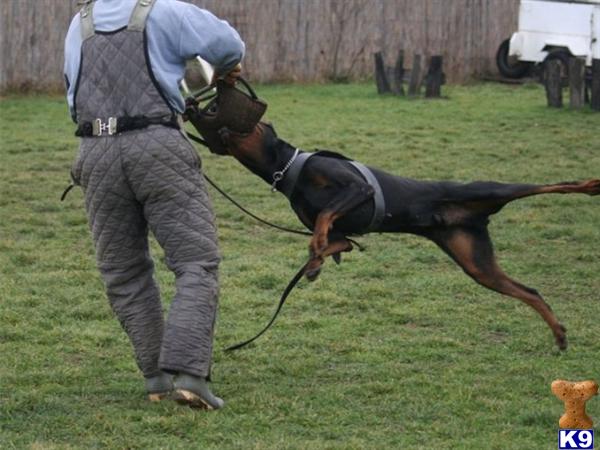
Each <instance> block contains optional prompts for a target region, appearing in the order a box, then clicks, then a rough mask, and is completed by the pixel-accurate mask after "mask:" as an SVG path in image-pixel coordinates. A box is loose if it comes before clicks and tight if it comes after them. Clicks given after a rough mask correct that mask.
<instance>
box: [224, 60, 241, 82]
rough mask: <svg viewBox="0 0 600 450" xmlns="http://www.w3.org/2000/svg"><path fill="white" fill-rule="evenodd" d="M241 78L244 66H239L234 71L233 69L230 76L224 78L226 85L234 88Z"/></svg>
mask: <svg viewBox="0 0 600 450" xmlns="http://www.w3.org/2000/svg"><path fill="white" fill-rule="evenodd" d="M241 76H242V65H241V64H238V65H237V66H235V67H234V68H233V69H231V71H230V72H229V73H228V74H226V75H224V76H223V81H225V83H227V84H229V85H231V86H233V85H235V83H236V82H237V80H238V78H240V77H241Z"/></svg>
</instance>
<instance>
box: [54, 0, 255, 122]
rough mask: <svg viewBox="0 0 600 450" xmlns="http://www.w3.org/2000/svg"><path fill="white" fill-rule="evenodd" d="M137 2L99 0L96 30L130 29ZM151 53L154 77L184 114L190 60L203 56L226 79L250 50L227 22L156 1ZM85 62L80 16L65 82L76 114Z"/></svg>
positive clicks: (167, 0) (171, 0)
mask: <svg viewBox="0 0 600 450" xmlns="http://www.w3.org/2000/svg"><path fill="white" fill-rule="evenodd" d="M136 1H137V0H97V1H96V2H95V4H94V10H93V17H94V27H95V28H96V29H97V30H99V31H114V30H118V29H119V28H123V27H125V26H127V24H128V23H129V19H130V17H131V13H132V12H133V8H134V6H135V4H136ZM146 34H147V37H148V53H149V55H150V65H151V67H152V71H153V72H154V76H155V77H156V79H157V81H158V83H159V84H160V87H161V88H162V91H163V93H164V95H165V96H166V98H167V100H168V101H169V103H170V105H171V107H172V108H174V109H175V110H177V111H179V112H183V110H184V108H185V102H184V100H183V97H182V96H181V93H180V91H179V82H180V81H181V80H182V79H183V76H184V74H185V65H186V60H189V59H192V58H195V57H196V56H200V57H201V58H203V59H205V60H206V61H207V62H208V63H210V64H211V65H213V66H214V67H215V71H216V73H218V74H224V73H226V72H227V71H228V70H230V69H232V68H233V67H235V65H236V64H238V63H239V62H240V61H241V60H242V58H243V57H244V51H245V46H244V42H243V41H242V40H241V39H240V36H239V34H238V33H237V31H236V30H235V29H233V28H232V27H231V26H230V25H229V24H228V23H227V22H226V21H224V20H220V19H218V18H217V17H215V16H214V15H213V14H211V13H210V12H208V11H206V10H204V9H200V8H198V7H196V6H194V5H192V4H189V3H184V2H181V1H177V0H157V1H156V4H155V5H154V7H153V8H152V11H151V12H150V15H149V16H148V22H147V25H146ZM80 62H81V29H80V17H79V14H77V15H76V16H75V17H74V18H73V20H72V21H71V26H70V27H69V31H68V32H67V37H66V39H65V67H64V72H65V77H66V83H67V101H68V103H69V108H70V110H71V114H73V102H74V94H75V86H76V84H77V77H78V73H79V65H80Z"/></svg>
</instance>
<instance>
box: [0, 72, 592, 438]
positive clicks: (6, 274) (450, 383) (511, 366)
mask: <svg viewBox="0 0 600 450" xmlns="http://www.w3.org/2000/svg"><path fill="white" fill-rule="evenodd" d="M258 91H259V93H260V95H261V96H262V97H263V98H265V99H266V100H267V101H268V102H269V104H270V106H269V111H268V114H267V116H268V119H270V120H272V121H273V122H274V123H275V125H276V127H277V130H278V133H279V135H280V136H282V137H283V138H285V139H286V140H288V141H290V142H291V143H293V144H295V145H298V146H301V147H302V148H304V149H312V148H315V147H320V148H328V149H334V150H337V151H341V152H343V153H345V154H346V155H348V156H351V157H354V158H356V159H359V160H361V161H362V162H364V163H368V164H372V165H376V166H379V167H381V168H384V169H388V170H390V171H393V172H395V173H398V174H402V175H405V176H409V177H414V178H426V179H453V180H463V181H467V180H474V179H492V180H498V181H507V182H510V181H512V182H520V181H523V182H539V183H545V182H557V181H563V180H572V179H583V178H590V177H600V131H599V130H600V114H598V113H592V112H590V111H589V110H586V111H583V112H574V111H570V110H568V109H566V108H565V109H562V110H555V109H549V108H547V107H546V106H545V98H544V92H543V90H541V89H540V88H539V87H537V86H527V85H526V86H522V87H506V86H499V85H494V84H485V85H476V86H471V87H460V88H459V87H455V88H452V87H448V88H445V94H447V95H448V97H449V98H448V99H444V100H437V101H426V100H422V99H417V100H408V99H404V98H393V97H381V96H377V95H375V92H374V91H375V89H374V87H373V86H371V85H365V84H351V85H325V86H314V85H310V86H279V85H275V86H259V87H258ZM1 116H2V118H1V123H0V143H1V149H0V219H1V221H0V277H1V278H0V358H1V359H0V448H2V449H12V448H16V449H22V448H25V449H27V448H31V449H53V448H56V449H65V448H66V449H70V448H81V449H90V448H115V449H124V448H130V449H138V448H139V449H150V448H165V449H188V448H214V449H229V448H232V449H233V448H240V449H241V448H243V449H278V450H279V449H306V448H310V449H363V448H372V449H388V448H436V449H549V448H556V427H557V421H558V418H559V416H560V415H561V413H562V404H561V403H560V402H559V401H558V400H557V399H556V398H554V397H553V396H552V394H551V393H550V383H551V381H552V380H554V379H556V378H566V379H573V380H580V379H589V378H595V379H596V380H599V379H600V339H599V337H600V324H599V323H598V317H599V316H600V301H599V300H600V299H599V297H598V293H599V292H600V276H599V272H600V258H599V253H600V252H599V250H600V227H599V226H598V224H599V223H600V203H599V199H598V198H590V197H586V196H546V197H543V196H542V197H536V198H531V199H526V200H522V201H519V202H516V203H513V204H511V205H510V206H508V207H507V208H506V209H505V210H504V211H503V212H502V213H501V214H499V215H498V216H495V217H494V220H493V222H492V225H491V231H492V235H493V236H494V241H495V245H496V249H497V253H498V258H499V260H500V263H501V265H502V266H503V267H504V268H505V270H506V271H507V272H508V273H509V274H511V275H512V276H514V277H515V278H516V279H518V280H521V281H522V282H524V283H526V284H528V285H530V286H533V287H536V288H537V289H538V290H540V292H541V293H542V294H544V295H545V297H546V300H547V301H548V302H549V303H550V304H551V305H552V306H553V308H554V310H555V312H556V314H557V316H558V317H559V318H560V320H561V321H562V322H563V323H564V324H565V325H566V326H567V328H568V329H569V338H570V347H569V349H568V350H567V351H566V352H562V353H561V352H559V351H558V350H557V349H556V348H555V345H554V342H553V338H552V335H551V332H550V330H549V329H548V327H547V326H546V325H545V323H544V322H543V321H542V320H541V319H540V318H539V317H538V316H537V314H535V313H534V312H533V310H531V309H530V308H528V307H527V306H525V305H523V304H522V303H521V302H518V301H516V300H513V299H510V298H506V297H502V296H500V295H498V294H495V293H493V292H491V291H488V290H486V289H483V288H481V287H480V286H478V285H476V284H475V283H473V282H472V281H470V280H469V279H468V278H467V277H466V276H465V275H464V274H463V273H462V272H461V271H460V269H458V268H457V267H456V266H455V265H454V264H453V263H452V262H450V261H449V259H448V258H447V257H446V256H445V255H443V254H442V253H441V252H440V251H439V250H438V249H437V248H435V247H434V245H432V244H431V243H429V242H426V241H425V240H422V239H419V238H416V237H413V236H408V235H371V236H366V237H364V238H362V239H361V242H363V243H364V244H365V245H366V246H367V251H366V252H364V253H359V252H353V253H352V254H350V255H347V256H346V255H345V259H344V261H343V262H342V265H341V266H339V267H338V266H335V265H334V264H333V263H331V262H328V263H327V264H326V266H325V267H324V270H323V272H322V274H321V277H320V278H319V280H318V281H316V282H315V283H312V284H310V283H307V282H305V281H303V282H302V283H301V284H300V287H299V289H297V290H296V291H294V292H293V293H292V295H291V297H290V299H289V302H288V304H287V306H286V308H285V310H284V312H283V314H282V315H281V317H280V319H279V321H278V322H277V323H276V325H275V327H274V328H273V329H271V330H270V331H269V333H268V334H267V335H265V336H264V337H263V338H262V339H261V340H260V341H258V343H257V345H255V346H252V347H251V348H248V349H246V350H244V351H240V352H238V353H234V354H225V353H224V352H223V351H222V349H223V348H224V347H225V346H227V345H229V344H232V343H235V342H238V341H239V340H241V339H244V338H247V337H250V336H251V335H252V334H253V333H255V332H256V331H258V329H260V327H262V326H263V325H264V324H265V322H266V321H267V320H268V318H269V317H270V315H271V313H272V311H273V308H274V305H275V302H276V300H277V299H278V297H279V295H280V293H281V290H282V289H283V287H284V286H285V283H286V282H287V281H288V279H289V278H290V277H291V276H292V274H293V273H294V271H295V270H296V269H297V268H298V267H299V265H300V264H301V263H302V262H303V261H304V259H305V258H306V256H307V244H308V241H307V239H305V238H302V237H296V236H290V235H286V234H280V233H279V232H276V231H273V230H271V229H266V228H263V227H261V226H259V225H258V224H256V223H255V222H253V221H252V220H251V219H249V218H247V217H245V216H243V215H241V213H240V212H239V211H238V210H236V209H235V208H234V207H233V206H232V205H231V204H229V203H227V202H226V201H225V200H223V199H222V198H221V197H218V194H216V193H215V192H214V191H212V190H211V194H212V196H213V199H214V205H215V209H216V212H217V216H218V225H219V234H220V243H221V246H222V252H223V255H224V258H223V263H222V271H221V279H222V288H221V303H220V314H219V320H218V331H217V336H216V352H215V365H214V373H213V376H214V383H213V386H214V389H215V391H216V392H217V393H219V394H220V395H222V396H223V397H224V398H225V399H226V401H227V402H228V405H227V407H226V408H225V409H224V410H222V411H220V412H218V413H213V414H206V413H203V412H197V411H192V410H189V409H186V408H182V407H179V406H177V405H175V404H173V403H170V402H164V403H161V404H158V405H155V404H149V403H147V402H146V400H145V396H144V392H143V384H142V379H141V377H140V375H139V373H138V372H137V369H136V367H135V364H134V361H133V358H132V352H131V349H130V346H129V343H128V341H127V339H126V337H125V334H124V333H123V332H122V331H121V329H120V327H119V325H118V323H117V321H116V320H115V319H114V317H113V316H112V313H111V312H110V308H109V306H108V303H107V301H106V299H105V297H104V293H103V287H102V284H101V282H100V280H99V277H98V275H97V273H96V269H95V266H94V258H93V249H92V246H91V240H90V237H89V235H88V230H87V225H86V221H85V215H84V210H83V202H82V195H81V192H80V191H79V190H74V191H73V192H72V193H71V194H70V196H69V197H68V198H67V200H66V201H65V202H64V203H60V202H59V201H58V198H59V196H60V193H61V192H62V190H63V188H64V187H65V185H66V182H67V180H68V170H69V167H70V164H71V161H72V160H73V158H74V156H75V153H76V149H77V140H76V138H74V137H72V132H73V124H71V123H70V122H69V120H68V115H67V110H66V106H65V103H64V101H63V99H62V98H58V97H8V98H4V99H2V100H1ZM201 153H202V156H203V163H204V167H205V170H206V172H207V174H209V176H211V177H212V178H213V179H215V180H216V181H217V182H219V183H220V184H221V186H222V187H223V188H225V189H226V190H227V191H228V192H230V193H231V194H232V195H234V196H235V197H236V198H238V199H239V200H240V201H242V202H243V203H244V204H246V205H249V206H250V207H251V209H252V210H253V211H255V212H260V213H261V214H262V215H264V216H266V217H267V218H269V219H272V220H274V221H276V222H279V223H282V224H284V225H290V226H296V225H297V220H296V219H295V217H294V216H293V214H292V212H291V210H290V208H289V206H288V205H287V202H286V201H285V199H284V198H282V197H281V196H280V195H274V194H271V193H270V192H269V188H268V186H267V185H266V184H264V183H263V182H262V181H261V180H259V179H258V178H255V177H253V176H252V175H251V174H250V173H249V172H246V171H245V170H244V169H243V168H242V167H241V166H239V164H238V163H237V162H235V161H234V160H233V159H231V158H224V157H216V156H213V155H210V154H208V152H206V151H205V150H204V149H202V150H201ZM153 250H154V254H155V255H156V257H157V259H158V260H159V261H158V265H157V267H158V269H157V270H158V273H157V277H158V280H159V282H160V283H161V287H162V291H163V295H164V298H165V299H167V300H166V301H165V303H168V299H169V298H170V297H171V296H172V294H173V283H172V281H173V280H172V276H171V275H170V273H169V272H168V270H167V269H166V268H165V266H164V263H163V261H162V259H161V252H160V249H159V248H158V247H157V246H156V245H155V244H154V243H153ZM588 412H589V413H590V414H591V415H592V416H593V417H595V419H596V423H600V400H599V399H593V400H591V401H590V402H589V405H588ZM597 438H598V436H597Z"/></svg>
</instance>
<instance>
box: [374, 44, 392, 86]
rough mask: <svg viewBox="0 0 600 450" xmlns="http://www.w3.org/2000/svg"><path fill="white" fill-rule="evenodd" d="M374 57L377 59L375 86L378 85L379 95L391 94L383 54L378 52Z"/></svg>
mask: <svg viewBox="0 0 600 450" xmlns="http://www.w3.org/2000/svg"><path fill="white" fill-rule="evenodd" d="M373 56H374V58H375V84H376V85H377V93H378V94H387V93H389V92H391V88H390V83H389V81H388V78H387V73H386V69H385V64H384V62H383V55H382V54H381V52H377V53H375V54H374V55H373Z"/></svg>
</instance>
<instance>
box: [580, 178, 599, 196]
mask: <svg viewBox="0 0 600 450" xmlns="http://www.w3.org/2000/svg"><path fill="white" fill-rule="evenodd" d="M583 187H584V189H585V193H586V194H588V195H600V180H590V181H587V182H586V183H585V184H584V185H583Z"/></svg>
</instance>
